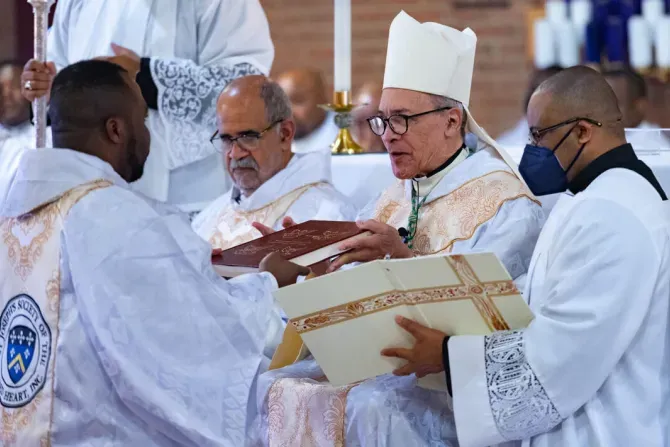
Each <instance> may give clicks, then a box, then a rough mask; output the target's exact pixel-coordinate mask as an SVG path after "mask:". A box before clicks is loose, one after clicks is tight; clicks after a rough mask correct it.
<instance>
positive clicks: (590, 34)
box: [584, 20, 605, 64]
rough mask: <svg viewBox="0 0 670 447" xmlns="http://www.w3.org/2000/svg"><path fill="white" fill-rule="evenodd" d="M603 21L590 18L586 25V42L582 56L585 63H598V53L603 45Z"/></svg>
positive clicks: (599, 53)
mask: <svg viewBox="0 0 670 447" xmlns="http://www.w3.org/2000/svg"><path fill="white" fill-rule="evenodd" d="M603 28H604V27H603V22H601V21H597V20H592V21H591V23H589V24H588V25H586V44H585V49H584V56H585V58H586V61H585V62H586V63H587V64H599V63H600V55H601V53H602V50H603V47H604V46H605V45H604V41H603V35H604V34H603V32H604V29H603Z"/></svg>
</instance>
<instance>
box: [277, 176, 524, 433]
mask: <svg viewBox="0 0 670 447" xmlns="http://www.w3.org/2000/svg"><path fill="white" fill-rule="evenodd" d="M520 197H527V198H528V199H530V200H533V201H535V199H534V198H533V196H532V194H531V193H530V192H529V191H528V189H527V188H526V187H525V185H523V183H522V182H521V181H519V179H518V178H517V177H516V176H515V175H514V174H513V173H511V172H509V171H503V170H498V171H492V172H489V173H487V174H485V175H483V176H481V177H476V178H474V179H472V180H470V181H468V182H466V183H463V184H462V185H461V186H459V187H458V188H456V189H454V190H453V191H451V192H450V193H448V194H446V195H444V196H442V197H439V198H437V199H435V200H432V201H430V202H429V203H427V204H425V205H424V206H423V207H422V208H421V209H420V211H419V219H418V226H417V232H416V237H415V239H414V251H415V253H416V254H417V255H420V256H424V255H430V254H436V253H449V252H451V250H452V247H453V244H454V243H455V242H457V241H459V240H467V239H469V238H471V237H472V236H473V235H474V233H475V231H477V228H479V227H480V226H481V225H483V224H484V223H486V222H487V221H489V220H490V219H492V218H493V217H494V216H495V215H496V214H497V212H498V210H499V209H500V208H501V207H502V206H503V205H504V204H505V203H506V202H508V201H511V200H515V199H517V198H520ZM410 211H411V201H410V199H409V198H408V197H407V194H406V191H405V185H404V183H403V182H398V183H396V184H395V185H393V186H391V187H389V188H388V189H387V190H386V191H385V192H384V193H383V194H382V196H381V197H380V199H379V200H378V202H377V205H376V207H375V211H374V214H373V218H374V219H375V220H378V221H380V222H383V223H386V224H388V225H391V226H393V227H395V228H400V227H404V226H406V225H407V220H408V217H409V213H410ZM458 267H459V268H458V271H459V273H460V274H461V277H462V280H463V285H462V287H460V288H457V290H453V291H452V292H453V293H454V294H462V295H463V296H464V298H467V299H472V300H473V301H474V302H475V304H476V305H477V307H478V309H479V310H480V312H482V315H484V314H485V315H486V316H487V321H489V320H490V321H491V329H496V330H500V329H504V328H505V327H506V324H505V323H504V320H502V321H501V318H500V316H499V315H497V314H496V313H495V312H492V311H491V309H490V307H491V306H488V305H487V303H486V301H485V300H483V299H482V298H481V295H482V293H481V292H482V290H483V289H482V287H487V288H490V289H491V290H489V292H491V291H493V292H495V293H499V294H507V293H510V291H511V290H516V289H515V287H514V284H513V283H512V282H511V281H506V282H504V283H494V284H480V283H479V282H478V281H477V280H476V278H474V279H473V278H472V272H471V270H472V269H471V268H465V267H467V266H458ZM461 267H462V268H461ZM443 292H444V291H440V294H438V295H435V293H434V291H431V290H421V291H417V292H416V296H413V295H408V296H409V297H410V298H413V299H417V300H442V299H452V297H450V296H442V295H441V294H442V293H443ZM392 298H393V297H390V298H389V297H386V296H385V297H370V298H369V299H368V300H367V301H365V302H360V303H352V304H351V305H350V307H347V308H345V309H329V310H326V311H324V312H322V313H321V314H323V315H321V314H319V315H310V316H307V318H305V319H304V320H301V321H298V322H293V324H297V325H296V326H295V328H296V330H297V331H298V332H301V331H308V330H310V328H311V327H312V326H314V325H317V326H318V325H327V324H330V319H331V318H333V319H335V320H337V319H340V318H345V319H346V318H349V317H350V316H351V315H354V316H358V315H360V314H365V313H366V312H373V311H374V307H375V306H376V305H382V306H384V305H390V304H391V303H388V302H386V301H385V300H387V299H392ZM405 298H407V297H405ZM380 303H381V304H380ZM328 312H330V313H328ZM310 318H311V319H310ZM326 320H328V321H326ZM301 323H302V324H301ZM354 386H355V385H350V386H347V387H333V386H332V385H329V384H328V383H327V382H325V383H320V382H318V381H315V380H312V379H305V378H299V379H298V378H280V379H277V380H276V381H275V382H274V383H273V384H272V385H271V387H270V391H269V392H268V441H269V445H271V446H275V445H276V446H280V445H281V446H308V445H309V446H312V445H319V446H322V445H323V446H339V445H343V444H342V443H339V442H340V441H339V438H336V437H333V436H331V438H325V434H326V433H329V434H339V433H344V431H345V428H346V419H345V417H344V415H343V416H342V417H337V418H335V417H333V412H336V411H338V409H339V408H340V407H342V408H343V409H346V396H347V395H348V393H349V391H350V390H351V389H352V388H353V387H354ZM331 405H332V406H331ZM326 410H331V412H329V413H327V412H326ZM333 424H337V425H335V426H334V425H333ZM315 436H322V438H316V437H315ZM315 439H317V440H318V443H314V440H315Z"/></svg>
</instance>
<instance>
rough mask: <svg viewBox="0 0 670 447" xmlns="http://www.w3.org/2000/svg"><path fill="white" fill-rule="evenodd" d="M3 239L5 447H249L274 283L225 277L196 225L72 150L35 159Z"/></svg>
mask: <svg viewBox="0 0 670 447" xmlns="http://www.w3.org/2000/svg"><path fill="white" fill-rule="evenodd" d="M82 188H83V190H82ZM73 192H74V193H73ZM73 194H75V195H76V196H77V198H76V200H74V199H72V198H71V197H72V195H73ZM68 210H69V211H68ZM0 231H1V234H2V242H1V243H0V293H1V294H2V295H1V296H0V301H1V302H2V306H3V309H2V315H1V316H0V320H1V321H2V322H3V323H2V328H1V329H0V338H1V342H0V350H1V351H2V352H1V353H0V354H1V355H2V358H3V359H6V358H9V359H10V360H11V359H14V360H13V362H14V363H10V365H9V366H8V361H4V362H3V361H0V363H1V364H2V366H1V367H2V368H3V370H2V372H0V387H2V389H3V390H15V389H18V390H19V391H12V392H11V393H9V394H7V393H4V392H3V393H2V395H1V396H2V397H0V400H2V403H3V406H2V407H0V411H1V412H2V418H3V430H2V433H0V445H26V446H28V445H40V441H41V443H42V444H41V445H52V446H84V445H86V446H147V447H149V446H176V445H189V446H241V445H244V439H245V426H246V419H247V412H250V413H254V412H255V410H254V409H253V408H252V407H253V405H254V403H255V399H252V400H249V396H250V394H251V393H252V392H253V391H252V390H253V389H254V387H253V384H254V381H255V379H256V375H257V372H258V369H259V365H260V364H261V362H262V360H263V355H262V352H263V349H264V346H263V340H264V337H265V333H266V326H267V322H268V319H269V313H270V311H271V309H272V306H273V299H272V296H271V292H272V291H273V290H275V289H276V287H277V283H276V281H275V279H274V278H273V277H272V275H270V274H268V273H261V274H256V275H246V276H243V277H239V278H236V279H234V280H231V281H225V280H223V279H222V278H220V277H218V276H217V275H216V273H215V272H214V270H213V268H212V266H211V248H210V246H209V244H207V243H205V242H204V241H202V240H201V239H200V238H199V237H198V236H197V235H196V234H195V233H194V232H193V230H192V229H191V227H190V224H189V222H188V220H187V219H186V218H185V215H183V214H182V213H180V212H178V211H177V210H176V209H173V208H172V207H169V206H167V205H163V204H160V203H157V202H154V201H152V200H151V199H146V198H144V197H143V196H141V195H139V194H137V193H134V192H132V191H131V190H130V189H129V185H128V184H127V183H126V182H125V181H124V180H123V179H121V178H120V177H119V176H118V175H117V174H116V173H115V172H114V170H113V169H112V167H111V166H110V165H109V164H107V163H105V162H103V161H102V160H100V159H98V158H96V157H92V156H89V155H85V154H82V153H78V152H75V151H71V150H67V149H40V150H35V151H28V152H25V153H24V154H23V155H22V157H21V160H20V162H19V169H18V170H17V171H16V174H15V176H14V178H13V181H12V183H11V185H10V189H9V193H8V196H7V199H6V200H5V201H4V203H3V204H2V208H1V209H0ZM29 295H30V296H29ZM7 322H9V324H6V323H7ZM44 322H46V324H45V323H44ZM31 328H32V329H31ZM21 337H24V338H21ZM35 337H38V340H39V343H36V344H34V345H33V343H34V340H35ZM32 346H34V354H35V356H36V358H35V360H32V361H30V357H28V356H27V354H30V353H31V352H33V351H29V349H28V348H31V349H33V348H32ZM15 350H18V351H17V352H19V353H24V351H23V350H25V355H26V356H25V357H24V358H23V359H18V357H17V358H14V357H13V356H14V355H15V354H16V352H14V351H15ZM38 353H39V355H40V356H39V357H37V354H38ZM38 358H39V360H38ZM17 359H18V360H22V362H19V363H16V362H17V361H18V360H17ZM47 359H50V360H49V361H48V362H47V361H46V360H47ZM26 380H28V381H29V382H26ZM40 381H41V383H42V384H44V383H45V382H46V385H45V386H43V387H42V388H40V387H36V386H35V384H39V383H40ZM8 396H10V397H11V402H10V405H7V404H5V401H6V400H7V399H8ZM249 405H250V406H249Z"/></svg>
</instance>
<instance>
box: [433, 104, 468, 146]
mask: <svg viewBox="0 0 670 447" xmlns="http://www.w3.org/2000/svg"><path fill="white" fill-rule="evenodd" d="M430 99H431V101H432V103H433V106H434V107H435V108H436V109H441V108H443V107H451V108H452V109H458V110H460V111H461V114H462V116H463V120H462V121H461V136H462V137H465V127H466V126H467V124H468V114H467V113H466V112H465V107H463V104H461V102H460V101H456V100H455V99H451V98H447V97H446V96H440V95H430Z"/></svg>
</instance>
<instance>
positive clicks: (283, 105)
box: [261, 79, 293, 124]
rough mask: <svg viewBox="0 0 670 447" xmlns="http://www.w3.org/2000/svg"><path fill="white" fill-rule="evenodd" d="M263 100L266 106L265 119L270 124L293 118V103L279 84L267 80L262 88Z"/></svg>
mask: <svg viewBox="0 0 670 447" xmlns="http://www.w3.org/2000/svg"><path fill="white" fill-rule="evenodd" d="M261 98H262V99H263V103H264V104H265V118H266V119H267V121H268V124H271V123H276V122H278V121H283V120H287V119H289V118H291V115H292V114H293V112H292V111H291V101H290V100H289V99H288V96H287V95H286V92H284V89H282V88H281V87H280V86H279V84H277V83H276V82H274V81H271V80H269V79H266V80H265V82H264V83H263V85H262V86H261Z"/></svg>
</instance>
